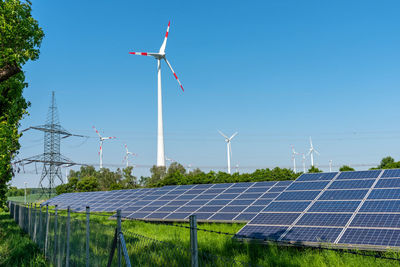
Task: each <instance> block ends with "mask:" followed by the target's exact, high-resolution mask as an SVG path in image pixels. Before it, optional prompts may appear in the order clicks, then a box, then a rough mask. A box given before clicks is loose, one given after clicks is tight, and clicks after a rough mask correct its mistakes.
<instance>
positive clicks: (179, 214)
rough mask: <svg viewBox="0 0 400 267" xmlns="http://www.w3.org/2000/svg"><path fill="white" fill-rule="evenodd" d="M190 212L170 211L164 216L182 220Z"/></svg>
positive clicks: (168, 218)
mask: <svg viewBox="0 0 400 267" xmlns="http://www.w3.org/2000/svg"><path fill="white" fill-rule="evenodd" d="M189 215H190V213H182V212H174V213H171V214H170V215H169V216H167V217H165V219H167V220H182V219H185V218H186V217H189Z"/></svg>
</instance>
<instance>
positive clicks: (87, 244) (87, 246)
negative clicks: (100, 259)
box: [86, 207, 90, 267]
mask: <svg viewBox="0 0 400 267" xmlns="http://www.w3.org/2000/svg"><path fill="white" fill-rule="evenodd" d="M89 219H90V207H86V267H89V258H90V257H89V245H90V243H89V235H90V223H89V222H90V221H89Z"/></svg>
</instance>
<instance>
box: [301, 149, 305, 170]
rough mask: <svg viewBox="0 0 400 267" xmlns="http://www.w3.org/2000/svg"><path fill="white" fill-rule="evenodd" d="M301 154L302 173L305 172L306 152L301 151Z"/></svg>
mask: <svg viewBox="0 0 400 267" xmlns="http://www.w3.org/2000/svg"><path fill="white" fill-rule="evenodd" d="M301 155H302V156H303V157H302V158H303V159H302V162H303V173H306V154H304V153H301Z"/></svg>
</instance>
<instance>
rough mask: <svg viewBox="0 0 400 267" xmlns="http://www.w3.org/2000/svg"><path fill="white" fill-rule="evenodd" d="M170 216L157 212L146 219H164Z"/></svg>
mask: <svg viewBox="0 0 400 267" xmlns="http://www.w3.org/2000/svg"><path fill="white" fill-rule="evenodd" d="M168 215H169V213H166V212H155V213H152V214H150V215H149V216H147V217H146V219H162V218H164V217H166V216H168Z"/></svg>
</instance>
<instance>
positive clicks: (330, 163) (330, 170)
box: [329, 160, 332, 172]
mask: <svg viewBox="0 0 400 267" xmlns="http://www.w3.org/2000/svg"><path fill="white" fill-rule="evenodd" d="M329 172H332V160H329Z"/></svg>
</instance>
